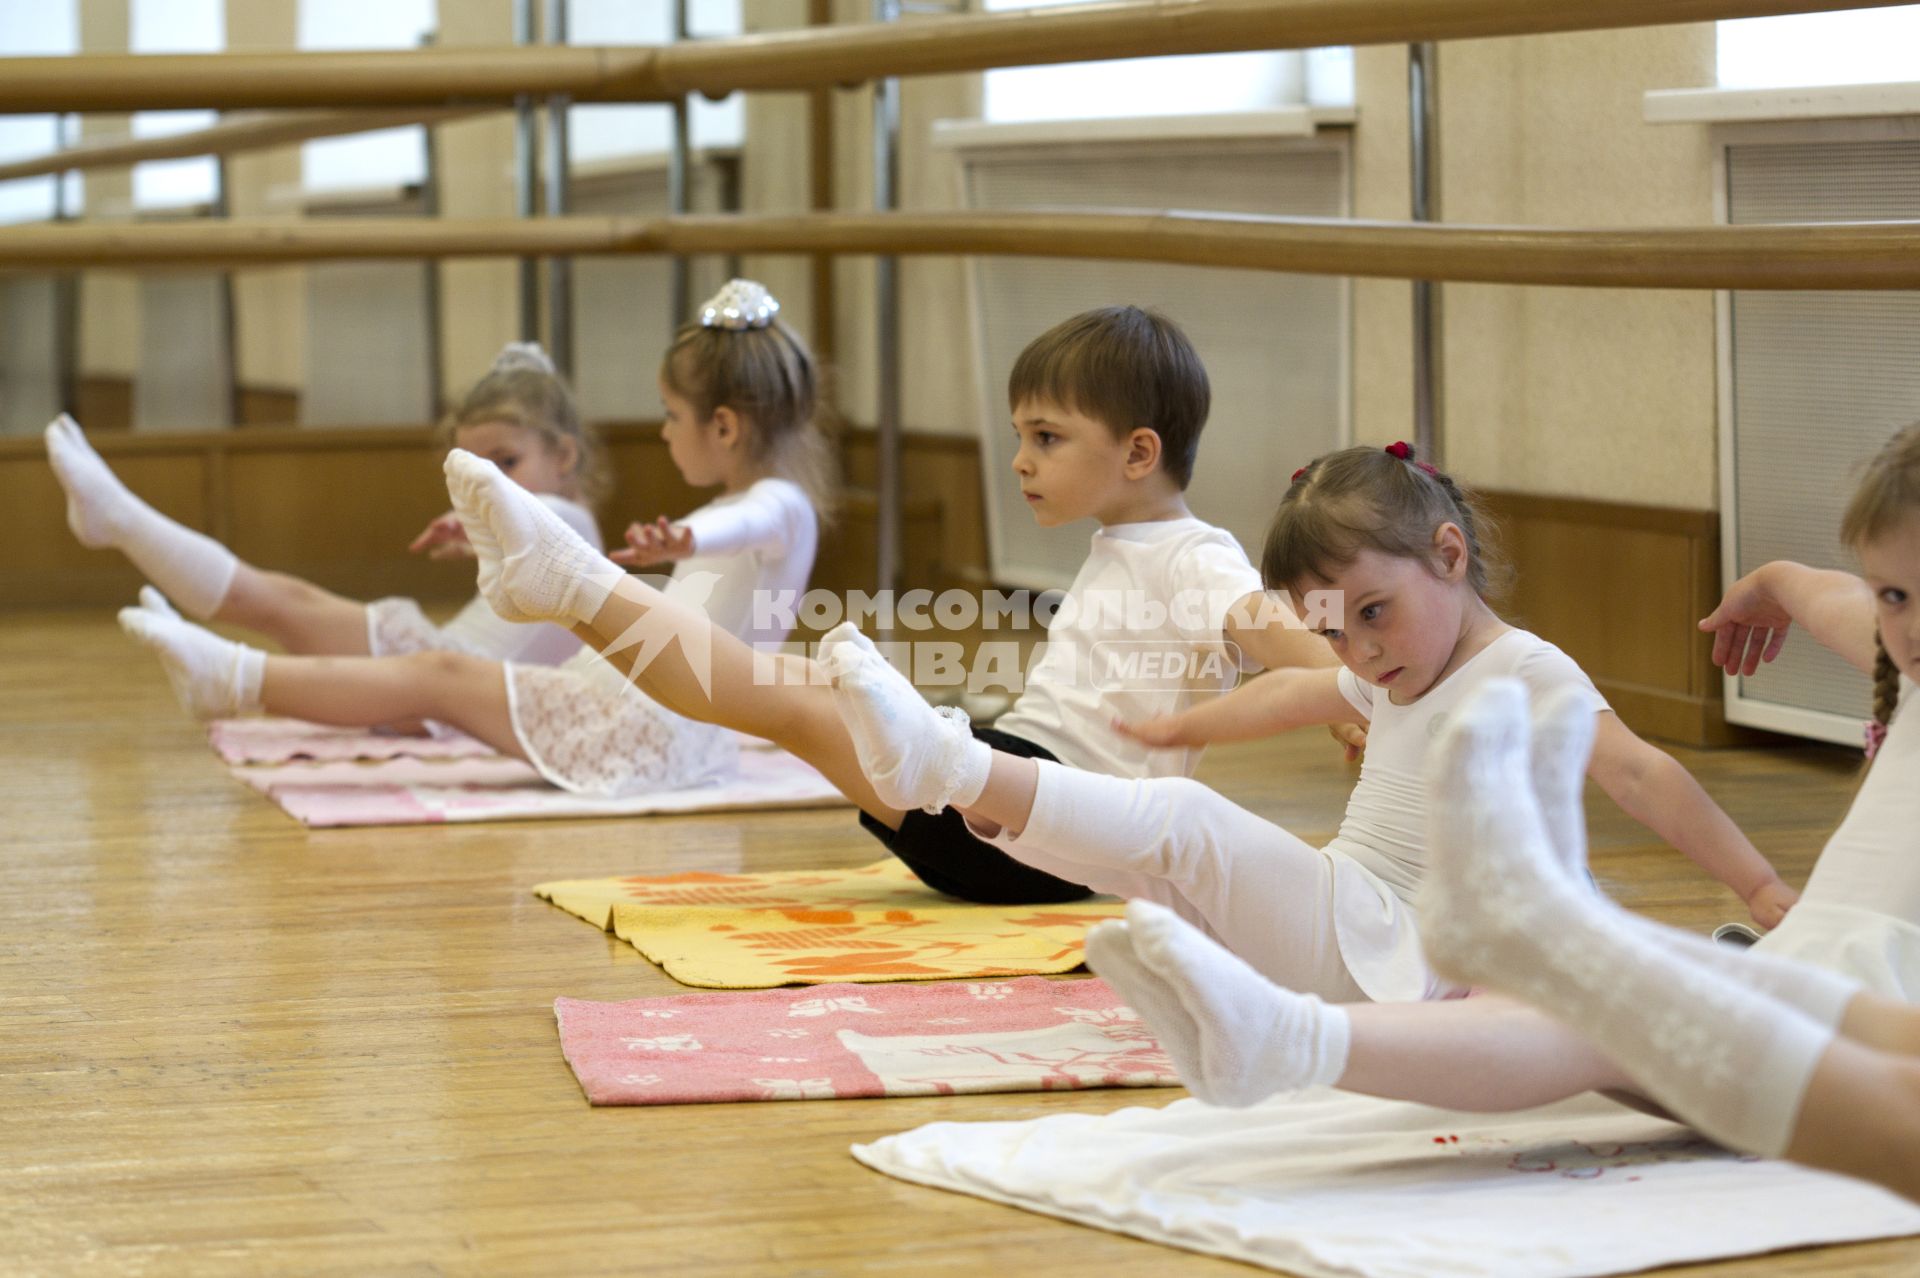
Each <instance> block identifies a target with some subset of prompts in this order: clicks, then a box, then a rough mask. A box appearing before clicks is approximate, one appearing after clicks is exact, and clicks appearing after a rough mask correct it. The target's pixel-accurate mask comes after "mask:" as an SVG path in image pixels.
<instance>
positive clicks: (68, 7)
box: [0, 0, 81, 222]
mask: <svg viewBox="0 0 1920 1278" xmlns="http://www.w3.org/2000/svg"><path fill="white" fill-rule="evenodd" d="M78 45H79V33H78V23H77V20H76V17H75V14H74V0H63V2H60V3H53V4H32V5H22V6H20V8H19V11H18V12H16V13H9V14H8V15H7V20H6V22H5V24H4V25H0V54H4V55H6V56H8V57H58V56H62V55H69V54H72V53H73V52H75V50H76V49H77V48H78ZM71 140H72V136H71V134H69V135H68V137H66V138H64V139H63V138H62V136H61V118H60V117H59V116H57V115H0V160H24V159H27V158H29V157H30V156H36V155H45V154H47V153H48V152H49V151H55V150H58V149H59V148H60V147H61V145H62V144H63V142H65V141H71ZM54 180H55V179H53V178H52V177H43V178H27V179H26V180H24V181H20V182H0V222H40V221H45V220H46V219H48V218H50V217H52V216H53V214H54V185H53V184H54ZM65 180H66V182H67V207H68V208H69V209H78V208H79V207H80V196H81V187H80V175H79V174H78V173H69V174H67V175H66V179H65Z"/></svg>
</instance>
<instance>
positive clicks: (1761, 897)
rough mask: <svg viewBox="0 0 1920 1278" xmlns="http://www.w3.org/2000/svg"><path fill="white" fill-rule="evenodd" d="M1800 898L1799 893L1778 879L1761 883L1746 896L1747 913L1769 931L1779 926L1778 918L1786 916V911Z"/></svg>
mask: <svg viewBox="0 0 1920 1278" xmlns="http://www.w3.org/2000/svg"><path fill="white" fill-rule="evenodd" d="M1799 899H1800V894H1799V893H1798V892H1796V891H1794V890H1793V889H1792V888H1790V887H1788V886H1787V885H1786V884H1784V883H1782V882H1781V881H1780V880H1779V879H1773V880H1771V881H1770V882H1767V883H1762V884H1761V885H1760V886H1759V887H1758V888H1756V889H1754V893H1753V895H1752V896H1750V897H1748V898H1747V913H1749V914H1751V915H1752V916H1753V921H1754V922H1755V923H1758V924H1759V925H1760V926H1761V927H1764V928H1766V929H1768V930H1769V931H1771V930H1772V929H1774V928H1776V927H1779V926H1780V920H1782V919H1784V918H1786V917H1787V911H1788V910H1790V909H1792V908H1793V903H1794V902H1795V901H1798V900H1799Z"/></svg>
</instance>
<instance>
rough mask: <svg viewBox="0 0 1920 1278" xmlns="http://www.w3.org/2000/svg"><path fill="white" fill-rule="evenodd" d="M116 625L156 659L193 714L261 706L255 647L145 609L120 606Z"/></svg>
mask: <svg viewBox="0 0 1920 1278" xmlns="http://www.w3.org/2000/svg"><path fill="white" fill-rule="evenodd" d="M120 628H121V629H122V630H124V631H126V632H127V633H128V634H129V635H132V636H133V637H134V638H135V639H137V640H139V641H140V642H141V643H142V644H144V645H146V646H147V647H148V648H150V649H152V650H153V653H154V655H155V656H157V657H159V658H160V663H161V664H162V665H163V666H165V667H166V671H167V681H168V682H169V683H171V684H172V685H173V695H174V696H175V697H177V698H179V701H180V708H181V709H183V710H185V711H186V712H187V713H188V714H190V715H192V716H193V717H194V718H196V719H224V718H230V717H232V716H235V715H242V714H253V713H255V712H257V711H258V710H259V709H260V681H261V679H262V678H263V677H264V676H265V674H266V668H267V654H266V653H264V652H262V651H260V650H259V649H258V648H249V647H248V646H247V645H245V644H243V643H234V642H233V641H232V640H230V639H222V638H221V637H220V636H219V635H216V634H214V633H213V632H212V631H211V630H206V629H203V628H202V627H200V626H196V625H194V624H193V623H192V622H191V621H185V620H182V619H181V618H179V617H177V616H167V615H165V614H163V613H158V612H152V611H149V610H148V609H145V608H122V609H121V610H120Z"/></svg>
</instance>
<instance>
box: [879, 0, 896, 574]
mask: <svg viewBox="0 0 1920 1278" xmlns="http://www.w3.org/2000/svg"><path fill="white" fill-rule="evenodd" d="M873 17H874V21H876V22H888V23H897V22H898V21H899V20H900V0H873ZM899 182H900V81H899V80H897V79H894V78H892V77H888V78H886V79H883V80H879V81H876V82H875V83H874V86H873V207H874V208H875V209H876V210H878V211H880V212H883V213H884V212H890V211H892V210H893V209H895V208H897V207H898V205H899V203H900V193H899ZM873 266H874V335H875V355H876V361H875V370H874V372H875V382H876V386H875V402H874V414H875V417H874V429H875V432H876V435H877V440H876V443H877V448H876V455H875V458H874V488H875V490H876V495H877V498H878V503H877V504H878V510H877V512H876V513H877V525H878V526H877V527H876V529H875V534H876V541H877V543H878V544H877V546H876V548H875V559H876V563H877V566H878V571H877V573H876V576H877V577H878V578H879V587H878V588H879V589H881V590H887V591H890V590H892V589H894V588H895V587H896V586H897V585H898V584H899V581H900V259H899V258H897V257H894V256H892V255H891V254H886V255H882V256H881V257H879V258H877V259H876V260H875V261H874V264H873Z"/></svg>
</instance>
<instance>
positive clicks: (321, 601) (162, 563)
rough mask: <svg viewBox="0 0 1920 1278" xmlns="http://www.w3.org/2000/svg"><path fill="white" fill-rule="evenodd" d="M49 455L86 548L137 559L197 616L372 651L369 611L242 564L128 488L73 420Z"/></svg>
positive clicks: (57, 425) (314, 646) (62, 421)
mask: <svg viewBox="0 0 1920 1278" xmlns="http://www.w3.org/2000/svg"><path fill="white" fill-rule="evenodd" d="M45 438H46V445H47V459H48V461H50V462H51V463H52V464H53V473H54V475H55V476H56V477H57V478H58V479H59V481H60V486H61V487H62V488H63V489H65V490H66V494H67V524H68V526H69V527H71V528H72V529H73V535H74V536H75V537H76V538H78V539H79V541H80V544H81V545H83V546H89V547H92V548H94V549H96V550H97V549H106V548H113V549H116V550H119V551H120V552H121V553H122V554H124V555H126V557H127V558H128V559H130V560H132V561H133V565H134V567H136V568H138V569H139V570H140V571H141V573H142V574H144V575H145V576H146V578H147V580H148V581H150V582H152V583H153V584H154V585H155V586H157V587H158V588H159V589H160V590H161V591H162V592H164V593H165V594H166V595H167V596H168V598H170V599H171V600H172V601H173V602H174V603H175V604H178V605H179V606H180V608H181V609H183V610H184V611H185V612H186V613H187V615H188V616H190V617H195V618H198V619H200V620H202V621H205V620H215V621H224V622H229V623H231V624H233V625H236V626H244V627H246V628H247V629H249V630H257V631H259V632H260V633H262V634H264V635H266V636H268V637H269V638H271V639H273V640H275V641H276V642H278V643H279V644H280V645H281V646H283V647H285V648H287V649H289V650H291V651H294V652H338V653H364V652H366V651H367V619H366V608H365V606H364V605H362V604H359V603H356V602H355V601H353V600H351V599H343V598H341V597H340V596H339V595H336V594H333V593H331V592H329V591H326V590H322V589H321V588H320V587H318V586H315V585H313V584H312V583H311V582H306V581H302V580H300V579H299V578H298V577H290V576H288V575H287V574H285V573H275V572H266V571H263V570H261V569H258V568H255V567H253V566H252V565H251V564H248V563H245V562H243V561H241V560H240V559H239V558H238V557H236V556H235V555H234V553H233V552H232V551H231V550H228V549H227V548H226V547H225V546H223V545H221V544H220V543H219V542H217V541H215V540H214V539H213V538H211V537H209V536H207V535H206V534H204V533H199V532H195V531H194V530H193V529H191V528H188V527H186V526H185V525H183V524H180V523H177V522H176V521H174V520H172V519H169V518H167V517H166V516H165V515H163V514H161V513H160V512H159V511H157V510H155V509H154V508H153V507H152V506H149V505H148V504H147V503H146V502H144V501H142V500H141V499H140V498H139V497H138V496H136V495H135V494H134V493H133V492H132V491H131V490H130V489H128V488H127V486H126V485H125V484H123V483H121V482H120V478H119V476H117V475H115V474H114V473H113V470H112V469H111V468H110V467H109V466H108V465H107V463H106V462H105V461H104V460H102V459H101V457H100V455H99V454H98V453H96V452H95V451H94V450H93V446H92V445H90V444H89V443H87V437H86V436H85V435H84V434H83V433H82V432H81V430H80V427H79V425H78V424H77V423H76V422H75V421H74V420H73V419H72V418H71V417H68V416H67V415H66V414H64V413H63V414H61V415H60V416H59V417H57V418H55V419H54V421H53V422H52V424H50V425H49V426H48V427H47V429H46V435H45Z"/></svg>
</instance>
